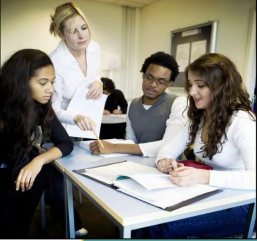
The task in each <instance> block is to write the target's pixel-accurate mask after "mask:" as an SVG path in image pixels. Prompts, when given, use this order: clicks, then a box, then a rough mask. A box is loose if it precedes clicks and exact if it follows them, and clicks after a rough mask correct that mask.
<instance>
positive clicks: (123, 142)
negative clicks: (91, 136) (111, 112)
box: [79, 138, 135, 157]
mask: <svg viewBox="0 0 257 241" xmlns="http://www.w3.org/2000/svg"><path fill="white" fill-rule="evenodd" d="M105 141H108V142H110V143H113V144H117V143H120V144H135V142H133V141H132V140H122V139H115V138H114V139H106V140H105ZM91 142H92V141H81V142H80V143H79V146H80V147H82V148H84V149H86V150H87V151H89V152H90V153H91V151H90V149H89V144H90V143H91ZM127 155H129V154H126V153H112V154H100V155H99V156H103V157H117V156H127Z"/></svg>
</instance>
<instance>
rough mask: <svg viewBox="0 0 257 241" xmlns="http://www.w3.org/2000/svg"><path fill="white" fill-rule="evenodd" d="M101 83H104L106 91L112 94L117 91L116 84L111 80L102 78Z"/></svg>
mask: <svg viewBox="0 0 257 241" xmlns="http://www.w3.org/2000/svg"><path fill="white" fill-rule="evenodd" d="M101 81H102V82H103V90H106V91H108V92H109V93H112V92H113V91H114V90H115V84H114V82H113V81H112V80H111V79H109V78H105V77H102V78H101Z"/></svg>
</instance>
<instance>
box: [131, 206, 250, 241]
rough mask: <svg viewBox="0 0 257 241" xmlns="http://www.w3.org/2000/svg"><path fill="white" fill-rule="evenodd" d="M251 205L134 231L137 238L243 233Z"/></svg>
mask: <svg viewBox="0 0 257 241" xmlns="http://www.w3.org/2000/svg"><path fill="white" fill-rule="evenodd" d="M248 209H249V205H244V206H240V207H235V208H230V209H226V210H222V211H218V212H213V213H208V214H203V215H199V216H195V217H192V218H186V219H181V220H178V221H174V222H169V223H164V224H160V225H154V226H152V227H148V228H143V229H138V230H135V231H134V235H135V238H153V239H159V238H169V239H180V238H210V237H224V236H229V235H234V234H239V233H242V232H243V231H244V229H245V224H246V218H247V214H248Z"/></svg>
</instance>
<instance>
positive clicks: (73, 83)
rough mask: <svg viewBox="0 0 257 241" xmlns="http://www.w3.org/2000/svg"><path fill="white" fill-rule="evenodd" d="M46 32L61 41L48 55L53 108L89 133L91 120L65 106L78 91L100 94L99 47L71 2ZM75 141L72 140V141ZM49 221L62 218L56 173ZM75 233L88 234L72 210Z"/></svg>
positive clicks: (54, 16) (91, 96)
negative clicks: (53, 77)
mask: <svg viewBox="0 0 257 241" xmlns="http://www.w3.org/2000/svg"><path fill="white" fill-rule="evenodd" d="M50 16H51V24H50V29H49V31H50V33H51V34H53V35H54V36H58V37H59V38H60V39H61V41H60V43H59V45H58V46H57V48H56V49H55V50H54V51H53V52H52V53H51V54H50V58H51V60H52V62H53V64H54V67H55V72H56V80H55V84H54V90H55V91H54V93H53V98H52V106H53V109H54V111H55V113H56V115H57V117H58V119H59V120H60V122H62V123H66V124H71V125H77V126H78V127H79V128H80V129H81V130H92V129H93V128H95V126H96V124H95V122H94V120H92V119H91V118H89V117H87V116H84V115H81V114H80V113H71V112H68V111H67V107H68V105H69V103H70V101H71V99H72V97H73V96H74V94H75V92H76V90H77V89H78V88H83V87H86V88H88V89H89V91H88V92H87V94H86V93H85V98H87V99H98V98H100V97H101V95H102V93H103V84H102V81H101V80H100V74H99V73H100V67H101V52H100V47H99V45H98V44H97V43H96V42H95V41H93V40H91V31H90V27H89V24H88V21H87V19H86V17H85V15H84V14H83V12H82V11H81V10H80V8H79V7H78V6H77V5H76V4H75V3H73V2H67V3H64V4H62V5H59V6H57V7H56V8H55V12H54V13H53V14H51V15H50ZM75 140H76V139H75ZM50 182H51V188H52V189H53V191H52V199H51V200H52V201H51V202H52V203H51V213H52V218H57V219H58V218H59V217H62V214H63V213H64V212H63V211H64V203H63V188H62V182H63V176H62V175H61V174H60V173H59V172H58V171H55V173H52V175H51V179H50ZM74 217H75V230H76V232H75V234H76V236H78V237H80V236H85V235H86V234H87V233H88V231H87V230H86V229H85V228H83V227H82V222H81V218H80V216H79V214H78V212H77V211H76V209H75V208H74Z"/></svg>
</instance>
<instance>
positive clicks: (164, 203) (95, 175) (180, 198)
mask: <svg viewBox="0 0 257 241" xmlns="http://www.w3.org/2000/svg"><path fill="white" fill-rule="evenodd" d="M74 172H76V173H78V174H81V175H83V176H86V177H88V178H91V179H94V180H96V181H98V182H101V183H103V184H105V185H107V186H110V187H112V188H115V189H117V190H119V191H121V192H123V193H126V194H128V195H130V196H133V197H135V198H137V199H140V200H142V201H145V202H147V203H150V204H152V205H154V206H157V207H160V208H162V209H165V210H167V211H172V210H174V209H177V208H179V207H182V206H185V205H188V204H190V203H192V202H196V201H198V200H201V199H203V198H205V197H208V196H211V195H213V194H215V193H217V192H220V191H222V190H220V189H218V188H216V187H211V186H209V185H203V184H198V185H194V186H190V187H178V186H177V185H175V184H174V183H173V182H172V180H171V179H170V176H169V174H164V173H162V172H159V171H158V169H157V168H154V167H149V166H145V165H142V164H139V163H135V162H131V161H123V162H118V163H113V164H107V165H102V166H98V167H93V168H86V169H79V170H74Z"/></svg>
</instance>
